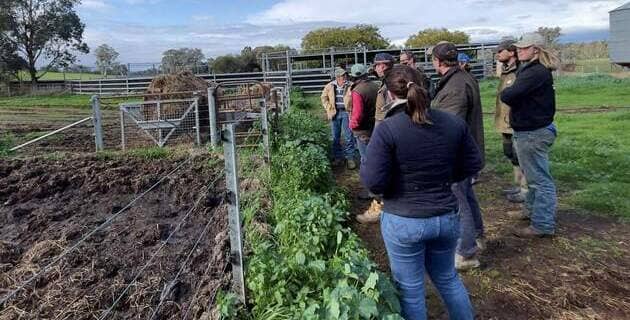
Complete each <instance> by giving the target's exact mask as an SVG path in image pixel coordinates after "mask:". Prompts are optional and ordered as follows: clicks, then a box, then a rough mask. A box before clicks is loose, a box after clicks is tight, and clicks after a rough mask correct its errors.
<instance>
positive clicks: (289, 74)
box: [287, 50, 293, 88]
mask: <svg viewBox="0 0 630 320" xmlns="http://www.w3.org/2000/svg"><path fill="white" fill-rule="evenodd" d="M292 77H293V66H291V55H290V51H289V50H287V87H289V88H291V86H292V85H293V84H292V82H293V79H292Z"/></svg>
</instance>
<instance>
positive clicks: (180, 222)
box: [98, 174, 221, 320]
mask: <svg viewBox="0 0 630 320" xmlns="http://www.w3.org/2000/svg"><path fill="white" fill-rule="evenodd" d="M218 177H221V175H220V174H219V175H218V176H217V179H215V180H214V182H213V183H211V184H209V185H208V186H206V187H205V188H204V189H205V190H204V191H203V192H201V193H200V195H199V197H198V198H197V201H195V204H194V205H193V206H192V207H191V208H190V209H189V210H188V212H186V214H185V215H184V216H183V217H182V219H181V220H180V221H179V223H178V224H177V226H176V227H175V229H174V230H173V231H171V232H170V233H169V235H168V237H167V238H166V240H164V241H163V242H162V244H161V245H160V246H159V247H158V248H157V250H155V252H154V253H153V254H152V255H151V257H150V258H149V260H148V261H147V262H146V263H145V264H144V266H142V268H140V271H138V272H137V273H136V275H135V276H134V278H133V279H132V280H131V281H130V282H129V284H128V285H127V286H126V287H125V289H124V290H123V292H122V293H121V294H120V295H119V296H118V297H117V298H116V299H115V300H114V302H113V303H112V304H111V306H110V307H109V308H108V309H107V310H105V312H103V313H102V314H101V316H100V317H98V319H99V320H103V319H106V317H107V316H108V315H109V314H110V313H111V312H112V310H113V309H114V308H115V307H116V305H117V304H118V303H119V302H120V300H121V299H122V298H123V297H124V296H125V295H126V294H127V292H128V291H129V290H130V289H131V287H132V286H133V285H134V284H135V283H136V281H137V280H138V278H140V276H142V275H143V274H144V272H145V271H146V269H147V268H148V267H149V266H150V265H151V264H152V263H153V261H154V260H155V258H156V257H157V256H158V254H159V253H160V252H161V251H162V249H163V248H164V247H166V245H167V244H168V242H169V240H171V238H172V237H173V236H174V235H175V234H176V233H177V232H179V230H180V229H181V227H182V225H183V224H184V222H185V221H186V219H188V217H189V216H190V214H191V213H192V212H194V211H195V210H196V209H197V208H198V206H199V204H200V203H201V200H203V198H204V196H205V195H206V192H207V191H208V190H209V189H210V187H211V186H214V183H215V182H216V181H217V180H218ZM210 221H212V219H210ZM208 226H209V223H208V224H207V225H206V228H204V230H207V227H208ZM199 241H200V239H198V241H197V244H198V243H199ZM195 248H196V246H195ZM193 249H194V248H193ZM190 254H192V251H191V252H190V253H189V255H190ZM186 262H188V258H187V259H186V261H185V262H184V265H185V263H186ZM178 276H179V273H178ZM160 306H161V303H160V304H158V307H157V308H156V311H157V310H158V309H159V307H160ZM151 318H153V315H152V316H151Z"/></svg>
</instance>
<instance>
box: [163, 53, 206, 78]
mask: <svg viewBox="0 0 630 320" xmlns="http://www.w3.org/2000/svg"><path fill="white" fill-rule="evenodd" d="M205 60H206V57H205V56H204V54H203V52H201V49H197V48H192V49H191V48H180V49H170V50H166V51H164V53H162V70H164V71H165V72H169V73H173V72H177V71H181V70H183V69H186V70H194V69H195V67H198V66H199V65H202V64H204V61H205Z"/></svg>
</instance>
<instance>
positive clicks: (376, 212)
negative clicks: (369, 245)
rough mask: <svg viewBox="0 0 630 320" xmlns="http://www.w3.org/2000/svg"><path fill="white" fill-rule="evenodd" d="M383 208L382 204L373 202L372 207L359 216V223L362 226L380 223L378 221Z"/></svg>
mask: <svg viewBox="0 0 630 320" xmlns="http://www.w3.org/2000/svg"><path fill="white" fill-rule="evenodd" d="M382 208H383V205H382V204H380V203H379V202H378V201H376V200H372V203H371V204H370V207H369V208H368V209H367V210H366V211H365V212H364V213H362V214H360V215H357V221H359V223H361V224H368V223H375V222H378V219H379V217H380V216H381V209H382Z"/></svg>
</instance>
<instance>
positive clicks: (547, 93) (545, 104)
mask: <svg viewBox="0 0 630 320" xmlns="http://www.w3.org/2000/svg"><path fill="white" fill-rule="evenodd" d="M501 100H502V101H503V102H505V104H507V105H508V106H510V125H511V126H512V129H514V130H515V131H532V130H536V129H540V128H544V127H546V126H548V125H550V124H551V123H552V122H553V117H554V115H555V113H556V93H555V90H554V88H553V76H552V75H551V71H549V69H547V68H546V67H545V66H543V65H542V64H540V63H539V62H538V61H533V62H530V63H526V64H523V65H521V68H520V69H519V70H517V71H516V80H514V84H512V85H511V86H510V87H507V88H505V89H504V90H503V91H502V92H501Z"/></svg>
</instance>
